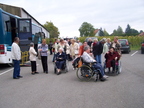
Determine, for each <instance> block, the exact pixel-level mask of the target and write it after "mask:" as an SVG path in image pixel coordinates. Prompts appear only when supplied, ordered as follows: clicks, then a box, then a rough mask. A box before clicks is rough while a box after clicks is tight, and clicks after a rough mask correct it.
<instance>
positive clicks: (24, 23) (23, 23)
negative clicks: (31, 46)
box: [19, 20, 30, 32]
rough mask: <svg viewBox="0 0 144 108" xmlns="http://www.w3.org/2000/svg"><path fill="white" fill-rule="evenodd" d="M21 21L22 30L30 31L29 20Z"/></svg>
mask: <svg viewBox="0 0 144 108" xmlns="http://www.w3.org/2000/svg"><path fill="white" fill-rule="evenodd" d="M19 23H20V32H30V24H29V21H27V20H21V21H20V22H19Z"/></svg>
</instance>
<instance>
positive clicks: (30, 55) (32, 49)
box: [29, 43, 39, 75]
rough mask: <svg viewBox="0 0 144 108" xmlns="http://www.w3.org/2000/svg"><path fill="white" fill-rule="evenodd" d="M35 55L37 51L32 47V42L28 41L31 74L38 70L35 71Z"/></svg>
mask: <svg viewBox="0 0 144 108" xmlns="http://www.w3.org/2000/svg"><path fill="white" fill-rule="evenodd" d="M36 56H37V52H36V51H35V49H34V43H30V49H29V59H30V61H31V70H32V73H31V74H32V75H34V74H38V73H39V72H37V66H36Z"/></svg>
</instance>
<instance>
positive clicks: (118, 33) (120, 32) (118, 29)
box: [116, 26, 124, 36]
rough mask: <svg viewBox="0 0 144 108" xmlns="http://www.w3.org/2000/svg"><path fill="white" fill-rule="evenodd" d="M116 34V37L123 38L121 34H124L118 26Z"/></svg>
mask: <svg viewBox="0 0 144 108" xmlns="http://www.w3.org/2000/svg"><path fill="white" fill-rule="evenodd" d="M116 32H117V34H116V35H117V36H123V34H124V33H123V30H122V28H121V27H120V26H118V28H117V31H116Z"/></svg>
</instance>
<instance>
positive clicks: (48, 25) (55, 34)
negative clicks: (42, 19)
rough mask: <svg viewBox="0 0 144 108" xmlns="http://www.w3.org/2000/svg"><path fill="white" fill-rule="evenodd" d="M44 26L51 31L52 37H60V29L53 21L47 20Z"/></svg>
mask: <svg viewBox="0 0 144 108" xmlns="http://www.w3.org/2000/svg"><path fill="white" fill-rule="evenodd" d="M43 26H44V27H45V28H46V29H47V30H48V31H49V33H50V38H58V36H59V34H60V33H59V30H58V28H57V27H56V26H54V24H53V23H52V22H48V21H47V22H46V23H45V24H44V25H43Z"/></svg>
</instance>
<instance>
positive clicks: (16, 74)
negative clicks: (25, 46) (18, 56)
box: [13, 60, 20, 78]
mask: <svg viewBox="0 0 144 108" xmlns="http://www.w3.org/2000/svg"><path fill="white" fill-rule="evenodd" d="M13 64H14V70H13V78H17V77H19V76H20V61H19V60H13Z"/></svg>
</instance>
